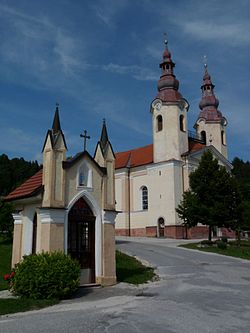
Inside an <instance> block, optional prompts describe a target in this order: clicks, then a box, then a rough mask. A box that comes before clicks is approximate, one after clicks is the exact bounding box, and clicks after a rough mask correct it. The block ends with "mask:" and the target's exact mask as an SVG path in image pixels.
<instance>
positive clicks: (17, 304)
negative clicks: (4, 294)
mask: <svg viewBox="0 0 250 333" xmlns="http://www.w3.org/2000/svg"><path fill="white" fill-rule="evenodd" d="M58 302H59V301H58V300H47V299H45V300H32V299H20V298H18V299H15V298H9V299H0V316H1V315H4V314H7V313H16V312H23V311H29V310H37V309H41V308H45V307H47V306H50V305H54V304H57V303H58Z"/></svg>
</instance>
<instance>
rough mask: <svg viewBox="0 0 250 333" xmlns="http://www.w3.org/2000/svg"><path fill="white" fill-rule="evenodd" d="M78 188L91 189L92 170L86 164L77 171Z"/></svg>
mask: <svg viewBox="0 0 250 333" xmlns="http://www.w3.org/2000/svg"><path fill="white" fill-rule="evenodd" d="M78 186H79V187H82V186H86V187H92V170H91V169H90V168H89V166H88V164H87V163H86V162H84V163H83V164H82V165H81V166H80V168H79V170H78Z"/></svg>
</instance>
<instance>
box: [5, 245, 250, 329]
mask: <svg viewBox="0 0 250 333" xmlns="http://www.w3.org/2000/svg"><path fill="white" fill-rule="evenodd" d="M177 243H178V242H176V241H173V240H166V239H142V238H136V239H127V238H119V240H118V244H117V246H118V248H120V249H122V250H123V251H126V252H128V253H130V254H133V255H136V256H137V257H140V258H141V259H143V260H145V261H147V262H149V263H150V264H151V265H153V266H155V267H157V271H158V274H159V276H160V278H161V279H160V280H159V281H156V282H154V283H151V284H148V285H144V286H141V287H139V288H136V287H129V286H127V285H126V284H125V285H124V284H121V285H117V286H114V287H109V288H99V289H95V290H85V291H82V294H84V293H85V295H82V294H79V298H76V299H74V300H70V301H65V302H62V303H60V304H59V305H56V306H53V307H51V308H47V309H43V310H40V311H34V312H30V313H24V314H16V315H10V316H8V317H6V316H3V317H2V318H1V319H0V332H4V333H9V332H11V333H13V332H15V333H16V332H25V333H29V332H36V333H39V332H60V333H63V332H91V333H99V332H100V333H103V332H114V333H115V332H117V333H120V332H121V333H123V332H126V333H127V332H129V333H130V332H132V333H134V332H144V333H146V332H166V333H173V332H181V333H189V332H190V333H196V332H199V333H200V332H201V333H208V332H211V333H219V332H229V333H230V332H231V333H233V332H235V333H236V332H237V333H238V332H246V333H248V332H250V274H249V272H250V262H248V261H245V260H240V259H234V258H229V257H223V256H218V255H214V254H205V253H201V252H198V251H190V250H186V249H182V248H176V245H177Z"/></svg>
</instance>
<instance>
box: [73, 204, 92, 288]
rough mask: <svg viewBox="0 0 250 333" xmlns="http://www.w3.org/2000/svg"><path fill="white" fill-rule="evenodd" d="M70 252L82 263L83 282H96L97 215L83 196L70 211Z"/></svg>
mask: <svg viewBox="0 0 250 333" xmlns="http://www.w3.org/2000/svg"><path fill="white" fill-rule="evenodd" d="M68 254H70V255H71V257H72V258H74V259H76V260H78V261H79V263H80V265H81V281H80V282H81V284H87V283H95V216H94V215H93V212H92V210H91V209H90V207H89V206H88V204H87V203H86V201H85V200H84V199H83V198H80V199H78V200H77V201H76V202H75V204H74V205H73V207H72V208H71V209H70V211H69V215H68Z"/></svg>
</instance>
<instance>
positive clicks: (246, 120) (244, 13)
mask: <svg viewBox="0 0 250 333" xmlns="http://www.w3.org/2000/svg"><path fill="white" fill-rule="evenodd" d="M249 13H250V1H249V0H238V1H234V0H216V1H215V0H209V1H200V0H187V1H185V0H173V1H172V0H168V1H166V0H84V1H82V0H74V1H73V0H43V1H40V0H32V1H30V0H29V1H28V0H27V1H26V0H15V1H14V0H0V154H2V153H5V154H7V155H8V156H9V157H10V158H13V157H23V158H25V159H26V160H35V159H38V161H39V162H41V161H42V155H41V150H42V147H43V142H44V139H45V136H46V132H47V130H48V129H49V128H51V126H52V122H53V116H54V111H55V105H56V103H59V105H60V119H61V127H62V129H63V132H64V134H65V138H66V142H67V146H68V156H73V155H74V154H75V153H77V152H79V151H81V150H82V149H83V140H82V139H81V138H80V134H81V133H82V132H83V131H84V130H87V131H88V134H89V135H90V137H91V139H90V140H88V143H87V149H88V151H89V152H90V153H93V152H94V149H95V146H96V143H97V141H98V139H99V137H100V133H101V127H102V122H103V119H104V118H105V119H106V124H107V129H108V134H109V139H110V141H111V143H112V146H113V149H114V151H115V152H117V151H124V150H129V149H132V148H136V147H140V146H144V145H147V144H150V143H152V120H151V114H150V104H151V102H152V101H153V100H154V99H155V97H156V94H157V80H158V79H159V77H160V73H161V72H160V68H159V63H160V62H161V60H162V53H163V51H164V38H165V37H164V33H167V38H168V47H169V50H170V52H171V54H172V59H173V61H174V62H175V64H176V67H175V75H176V77H177V79H178V80H179V82H180V87H179V91H180V92H181V94H182V95H183V97H184V98H185V99H187V101H188V102H189V104H190V109H189V112H188V127H189V129H190V130H193V125H194V123H195V121H196V119H197V117H198V114H199V107H198V104H199V101H200V99H201V90H200V86H201V84H202V77H203V73H204V67H203V56H204V55H206V56H207V63H208V71H209V73H210V75H211V77H212V81H213V83H214V85H215V94H216V96H217V98H218V99H219V101H220V105H219V110H220V111H221V112H222V113H223V115H224V116H225V117H226V118H227V120H228V126H227V143H228V153H229V160H232V159H233V158H234V157H235V156H237V157H239V158H241V159H243V160H245V161H246V160H250V129H249V126H250V106H249V105H250V103H249V96H250V94H249V89H250V19H249Z"/></svg>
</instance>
